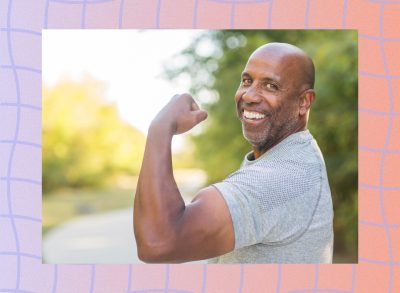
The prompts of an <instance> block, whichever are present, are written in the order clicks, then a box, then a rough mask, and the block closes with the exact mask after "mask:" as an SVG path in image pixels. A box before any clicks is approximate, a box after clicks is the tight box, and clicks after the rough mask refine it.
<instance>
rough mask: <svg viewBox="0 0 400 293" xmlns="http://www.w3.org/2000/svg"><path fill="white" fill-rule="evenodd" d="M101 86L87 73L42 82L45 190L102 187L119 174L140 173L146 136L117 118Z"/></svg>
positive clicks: (117, 115)
mask: <svg viewBox="0 0 400 293" xmlns="http://www.w3.org/2000/svg"><path fill="white" fill-rule="evenodd" d="M104 90H105V86H104V84H102V83H100V82H98V81H95V80H93V79H91V78H89V77H87V78H85V79H84V80H82V81H81V82H73V81H69V80H65V81H62V82H60V83H59V84H57V85H56V86H54V87H51V88H48V87H45V86H44V87H43V118H42V124H43V125H42V135H43V139H42V140H43V192H44V194H46V193H47V192H49V191H52V190H54V189H58V188H62V187H69V188H77V187H101V186H105V185H106V184H107V183H109V182H111V181H112V180H113V179H115V177H116V176H118V174H121V173H125V174H130V175H135V174H138V173H139V168H140V164H141V160H142V157H143V152H144V144H145V137H144V135H143V134H142V133H141V132H139V131H138V130H136V129H135V128H133V127H132V126H130V125H129V124H128V123H127V122H125V121H123V120H121V118H120V116H119V113H118V110H117V107H116V105H115V104H112V103H110V102H107V101H106V100H105V99H104V97H103V92H104Z"/></svg>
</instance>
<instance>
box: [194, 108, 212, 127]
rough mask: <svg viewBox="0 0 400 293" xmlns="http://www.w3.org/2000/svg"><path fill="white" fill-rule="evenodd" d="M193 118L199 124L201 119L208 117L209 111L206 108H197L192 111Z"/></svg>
mask: <svg viewBox="0 0 400 293" xmlns="http://www.w3.org/2000/svg"><path fill="white" fill-rule="evenodd" d="M191 114H192V117H193V119H194V120H195V123H196V124H198V123H200V122H201V121H204V120H206V119H207V116H208V114H207V112H206V111H204V110H196V111H192V112H191Z"/></svg>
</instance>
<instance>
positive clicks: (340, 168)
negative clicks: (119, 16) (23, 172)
mask: <svg viewBox="0 0 400 293" xmlns="http://www.w3.org/2000/svg"><path fill="white" fill-rule="evenodd" d="M272 41H275V42H288V43H292V44H294V45H297V46H299V47H301V48H303V49H304V50H305V51H306V52H307V53H309V54H310V56H311V57H312V59H313V60H314V63H315V66H316V72H317V74H316V85H315V89H316V93H317V99H316V101H315V103H314V104H313V106H312V109H311V114H310V121H309V125H308V126H309V129H310V131H311V133H312V134H313V136H314V137H315V138H316V140H317V141H318V144H319V146H320V148H321V150H322V152H323V154H324V158H325V162H326V166H327V171H328V177H329V182H330V186H331V191H332V199H333V205H334V212H335V214H334V215H335V218H334V230H335V231H334V232H335V244H334V262H335V263H354V262H357V246H358V231H357V229H358V221H357V220H358V211H357V206H358V204H357V203H358V201H357V193H358V190H357V188H358V187H357V186H358V185H357V179H358V168H357V149H358V148H357V137H358V136H357V129H358V122H357V95H358V90H357V88H358V86H357V85H358V80H357V62H358V61H357V48H358V47H357V32H356V31H352V30H269V31H264V30H245V31H239V30H236V31H228V30H225V31H216V30H215V31H200V30H136V31H128V30H119V31H112V30H96V31H94V30H71V31H68V30H62V31H60V30H57V31H44V33H43V66H42V68H43V119H42V121H43V132H42V134H43V180H42V182H43V237H44V240H43V257H44V262H49V263H131V262H136V261H138V260H137V257H136V247H135V241H134V238H133V233H132V204H133V199H134V192H135V187H136V180H137V175H138V173H139V170H140V165H141V161H142V157H143V151H144V144H145V138H146V133H147V128H148V126H149V123H150V121H151V120H152V119H153V117H154V116H155V114H156V113H157V112H158V111H159V110H160V109H161V108H162V107H163V105H164V104H165V103H167V102H168V100H169V99H170V98H171V96H173V95H174V94H176V93H182V92H190V93H192V94H193V96H194V97H195V98H196V100H197V101H198V102H199V104H200V105H201V107H202V108H205V109H207V111H208V113H209V117H208V119H207V120H206V121H205V122H204V123H202V124H201V125H199V126H196V127H195V128H194V129H193V130H192V131H191V132H190V133H188V134H185V135H182V136H177V137H174V140H173V164H174V176H175V178H176V180H177V183H178V186H179V188H180V191H181V193H182V194H183V196H184V198H185V200H186V201H190V199H191V198H192V197H193V195H195V193H196V191H198V190H199V188H201V187H202V186H204V185H206V184H210V183H214V182H218V181H220V180H223V179H224V178H225V177H226V176H227V175H228V174H229V173H231V172H233V171H235V170H236V169H237V168H238V167H239V166H240V163H241V161H242V160H243V157H244V155H245V153H247V152H248V151H249V150H250V148H251V146H250V145H249V144H248V143H247V142H246V141H245V140H244V139H243V136H242V131H241V126H240V123H239V121H238V119H237V117H236V114H235V105H234V102H233V97H234V93H235V91H236V89H237V86H238V84H239V81H240V74H241V71H242V70H243V68H244V66H245V64H246V62H247V59H248V57H249V56H250V54H251V53H252V52H253V51H254V50H255V49H256V48H257V47H259V46H260V45H263V44H265V43H268V42H272Z"/></svg>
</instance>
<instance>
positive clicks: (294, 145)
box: [209, 130, 333, 263]
mask: <svg viewBox="0 0 400 293" xmlns="http://www.w3.org/2000/svg"><path fill="white" fill-rule="evenodd" d="M252 157H253V154H252V153H249V154H247V155H246V157H245V159H244V161H243V163H242V166H241V167H240V169H239V170H237V171H236V172H234V173H232V174H231V175H229V176H228V177H227V178H226V179H225V180H224V181H222V182H219V183H216V184H214V186H215V187H216V188H217V189H218V190H219V191H220V192H221V194H222V196H223V197H224V199H225V201H226V203H227V205H228V208H229V211H230V214H231V217H232V221H233V227H234V232H235V249H234V250H233V251H232V252H230V253H227V254H225V255H222V256H219V257H215V258H212V259H210V260H209V263H332V253H333V228H332V223H333V209H332V198H331V192H330V188H329V182H328V177H327V174H326V168H325V163H324V159H323V157H322V154H321V151H320V149H319V147H318V145H317V142H316V141H315V140H314V138H313V136H312V135H311V134H310V132H309V131H308V130H305V131H301V132H297V133H294V134H292V135H290V136H288V137H287V138H286V139H284V140H283V141H281V142H280V143H279V144H277V145H276V146H274V147H273V148H271V149H270V150H268V151H267V152H266V153H264V154H263V155H262V156H261V157H259V158H258V159H256V160H251V158H252Z"/></svg>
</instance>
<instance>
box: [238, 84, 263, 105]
mask: <svg viewBox="0 0 400 293" xmlns="http://www.w3.org/2000/svg"><path fill="white" fill-rule="evenodd" d="M242 100H243V102H245V103H247V104H251V103H259V102H260V101H261V96H260V95H259V93H258V90H257V88H256V87H254V86H251V87H249V88H247V89H246V90H245V92H244V93H243V94H242Z"/></svg>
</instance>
